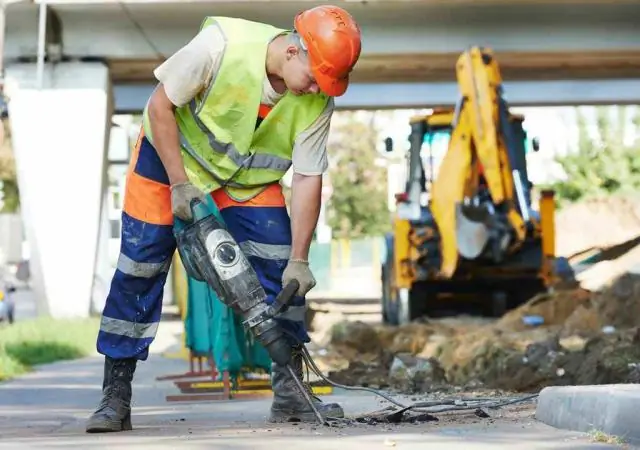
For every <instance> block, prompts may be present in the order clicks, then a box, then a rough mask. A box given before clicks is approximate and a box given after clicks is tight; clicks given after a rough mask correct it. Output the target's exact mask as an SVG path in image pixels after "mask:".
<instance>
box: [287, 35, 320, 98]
mask: <svg viewBox="0 0 640 450" xmlns="http://www.w3.org/2000/svg"><path fill="white" fill-rule="evenodd" d="M282 77H283V79H284V83H285V84H286V85H287V89H288V90H289V91H291V93H293V94H295V95H302V94H316V93H318V92H320V88H318V84H317V83H316V80H315V79H314V78H313V75H312V73H311V64H310V63H309V57H308V55H306V54H305V53H304V52H303V51H302V50H301V49H298V48H297V47H296V46H295V45H290V46H289V47H288V48H287V57H286V61H285V63H284V67H283V70H282Z"/></svg>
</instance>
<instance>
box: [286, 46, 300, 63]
mask: <svg viewBox="0 0 640 450" xmlns="http://www.w3.org/2000/svg"><path fill="white" fill-rule="evenodd" d="M298 53H299V50H298V47H296V46H295V45H289V46H287V55H286V58H287V61H289V60H290V59H292V58H293V57H294V56H296V55H298Z"/></svg>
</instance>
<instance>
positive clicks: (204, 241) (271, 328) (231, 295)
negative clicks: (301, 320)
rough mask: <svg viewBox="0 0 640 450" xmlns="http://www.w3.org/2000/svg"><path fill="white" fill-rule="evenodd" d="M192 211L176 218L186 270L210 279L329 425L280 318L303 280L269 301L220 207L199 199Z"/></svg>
mask: <svg viewBox="0 0 640 450" xmlns="http://www.w3.org/2000/svg"><path fill="white" fill-rule="evenodd" d="M191 211H192V214H193V220H192V222H191V223H189V224H187V223H184V222H182V221H179V220H176V226H175V230H174V234H175V237H176V241H177V244H178V253H179V254H180V258H181V260H182V264H183V266H184V268H185V271H186V272H187V274H188V275H189V276H190V277H192V278H194V279H195V280H198V281H201V282H205V283H207V284H208V285H209V286H210V287H211V288H212V289H213V290H214V291H215V292H216V294H217V295H218V297H219V298H220V301H222V303H224V304H225V305H227V306H228V307H230V308H231V309H232V310H233V311H234V312H235V313H236V314H238V316H239V317H240V318H241V319H242V320H243V326H244V327H245V329H248V330H249V331H250V332H251V333H252V334H253V335H254V337H255V338H256V339H257V340H258V342H260V343H261V344H262V345H263V347H264V348H265V350H266V351H267V353H268V354H269V356H270V357H271V359H272V360H273V361H274V362H275V363H276V364H278V365H280V366H283V367H286V368H287V371H288V372H289V375H291V377H292V378H293V380H295V383H296V386H297V387H298V389H299V390H300V392H301V393H302V395H303V396H304V397H305V399H306V400H307V402H308V403H309V405H310V406H311V409H312V410H313V412H314V414H315V416H316V418H317V419H318V421H319V422H320V423H321V424H322V423H324V421H325V420H324V418H323V417H322V415H321V414H320V412H319V411H318V409H317V408H316V407H315V405H314V403H313V399H312V398H311V395H310V394H309V392H308V391H307V390H306V389H305V388H304V386H303V384H302V381H301V380H300V379H299V378H298V377H297V376H296V375H295V371H294V369H293V367H292V365H291V357H292V356H291V344H290V343H289V342H288V341H287V339H286V337H285V335H284V332H283V331H282V329H281V328H280V325H279V324H278V323H277V321H276V320H275V316H277V315H278V314H279V313H281V312H284V311H285V310H286V309H287V307H288V306H289V303H290V302H291V300H292V299H293V296H294V295H295V293H296V291H297V290H298V287H299V285H298V282H297V281H293V282H291V283H289V284H288V285H287V286H284V289H283V290H282V291H281V292H280V294H278V296H277V298H276V299H275V301H274V302H273V303H272V304H271V305H267V304H266V303H265V300H266V299H267V294H266V292H265V290H264V288H263V287H262V285H261V284H260V281H259V280H258V276H257V275H256V272H255V270H254V269H253V267H252V266H251V265H250V264H249V261H248V260H247V258H246V256H245V255H244V253H243V252H242V250H241V249H240V246H239V245H238V243H237V242H236V241H235V239H234V238H233V237H232V236H231V234H230V233H229V232H228V231H227V229H226V225H225V224H224V221H223V219H222V217H221V216H220V215H219V211H217V209H214V210H213V211H212V210H210V209H209V207H208V206H207V205H206V204H205V203H203V202H202V201H200V200H198V199H196V200H194V201H193V202H192V204H191Z"/></svg>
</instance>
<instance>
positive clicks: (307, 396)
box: [287, 364, 325, 425]
mask: <svg viewBox="0 0 640 450" xmlns="http://www.w3.org/2000/svg"><path fill="white" fill-rule="evenodd" d="M287 370H288V371H289V375H291V378H293V380H294V381H295V383H296V386H297V387H298V389H299V390H300V392H302V395H303V396H304V398H305V400H307V403H309V406H310V407H311V409H312V410H313V413H314V414H315V416H316V419H318V423H319V424H320V425H324V422H325V420H324V418H323V417H322V414H320V411H318V408H316V405H315V404H314V403H313V399H312V398H311V394H309V392H308V391H307V390H306V389H305V388H304V385H303V384H302V381H300V379H299V378H298V377H297V375H296V373H295V371H294V370H293V367H291V364H287Z"/></svg>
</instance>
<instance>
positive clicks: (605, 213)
mask: <svg viewBox="0 0 640 450" xmlns="http://www.w3.org/2000/svg"><path fill="white" fill-rule="evenodd" d="M555 224H556V253H557V254H558V255H560V256H567V257H568V256H570V255H573V254H575V253H578V252H582V251H584V250H586V249H588V248H592V247H597V248H600V247H609V246H611V245H616V244H619V243H620V242H623V241H627V240H630V239H633V238H634V237H636V236H640V195H614V196H610V197H606V198H595V199H589V200H585V201H580V202H577V203H574V204H571V205H568V206H566V207H564V208H562V209H561V210H559V211H558V212H557V213H556V217H555ZM585 224H589V226H585Z"/></svg>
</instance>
